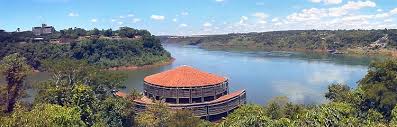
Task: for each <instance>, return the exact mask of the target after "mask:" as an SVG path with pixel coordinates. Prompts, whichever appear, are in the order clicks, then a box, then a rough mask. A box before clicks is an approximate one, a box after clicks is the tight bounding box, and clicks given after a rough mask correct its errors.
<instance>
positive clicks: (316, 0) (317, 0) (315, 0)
mask: <svg viewBox="0 0 397 127" xmlns="http://www.w3.org/2000/svg"><path fill="white" fill-rule="evenodd" d="M309 1H310V2H313V3H320V2H321V1H322V0H309Z"/></svg>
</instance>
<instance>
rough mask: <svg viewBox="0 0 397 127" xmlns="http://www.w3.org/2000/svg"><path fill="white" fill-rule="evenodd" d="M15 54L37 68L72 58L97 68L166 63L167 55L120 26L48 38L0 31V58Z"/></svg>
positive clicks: (147, 37) (150, 39) (146, 37)
mask: <svg viewBox="0 0 397 127" xmlns="http://www.w3.org/2000/svg"><path fill="white" fill-rule="evenodd" d="M13 53H19V54H20V55H22V56H24V57H25V58H26V59H27V62H28V64H29V65H31V66H32V67H33V68H35V69H42V68H40V67H41V65H42V61H43V60H47V59H58V58H72V59H76V60H85V61H87V62H88V63H89V64H93V65H97V66H99V67H101V68H110V67H117V66H130V65H134V66H142V65H149V64H154V63H158V62H164V61H168V60H169V59H170V57H171V56H170V54H169V53H168V52H167V51H166V50H164V49H163V47H162V45H161V43H160V41H159V39H156V38H155V37H154V36H153V35H151V34H150V32H148V31H146V30H136V29H133V28H128V27H122V28H120V29H119V30H116V31H113V30H112V29H108V30H98V29H93V30H89V31H86V30H84V29H81V28H69V29H66V30H60V31H59V32H54V33H52V34H49V35H41V36H35V35H34V34H33V33H32V32H30V31H27V32H11V33H8V32H0V57H4V56H7V55H9V54H13Z"/></svg>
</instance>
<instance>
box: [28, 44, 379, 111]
mask: <svg viewBox="0 0 397 127" xmlns="http://www.w3.org/2000/svg"><path fill="white" fill-rule="evenodd" d="M164 47H165V49H166V50H168V51H169V52H170V53H171V54H172V56H173V57H174V58H175V59H176V60H175V61H174V62H173V63H172V64H170V65H166V66H161V67H156V68H150V69H142V70H136V71H128V72H126V73H127V74H128V79H127V81H126V82H125V85H126V86H127V88H126V89H125V90H123V91H128V90H129V89H132V88H137V89H139V90H142V88H143V78H144V77H145V76H148V75H151V74H155V73H158V72H161V71H165V70H168V69H171V68H174V67H177V66H181V65H189V66H192V67H194V68H198V69H200V70H203V71H207V72H210V73H213V74H217V75H220V76H225V77H227V78H228V79H229V84H230V85H229V86H230V91H234V90H239V89H246V91H247V101H248V103H257V104H264V103H266V102H267V101H268V100H269V99H271V98H273V97H275V96H287V97H288V98H289V99H290V100H291V101H292V102H295V103H301V104H313V103H323V102H326V99H325V98H324V93H325V92H326V90H327V86H328V85H329V84H331V83H336V82H339V83H346V84H348V85H349V86H351V87H353V88H354V87H356V86H357V81H359V80H360V79H361V78H362V77H364V76H365V74H366V72H367V67H368V65H369V63H370V61H372V60H374V59H373V58H370V57H365V56H363V57H357V56H344V55H324V54H318V53H300V52H265V51H241V50H240V51H239V50H207V49H202V48H199V47H196V46H181V45H173V44H166V45H164ZM45 77H46V76H45V75H44V74H38V75H36V76H34V77H33V79H35V80H38V79H45Z"/></svg>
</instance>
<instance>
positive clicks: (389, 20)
mask: <svg viewBox="0 0 397 127" xmlns="http://www.w3.org/2000/svg"><path fill="white" fill-rule="evenodd" d="M383 21H384V22H393V19H385V20H383Z"/></svg>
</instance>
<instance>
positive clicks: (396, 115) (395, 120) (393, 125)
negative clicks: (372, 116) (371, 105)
mask: <svg viewBox="0 0 397 127" xmlns="http://www.w3.org/2000/svg"><path fill="white" fill-rule="evenodd" d="M391 115H392V118H391V120H390V124H389V125H390V127H397V105H396V106H394V108H393V110H392V113H391Z"/></svg>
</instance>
